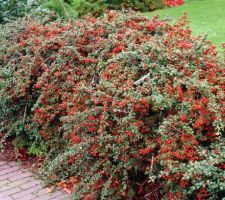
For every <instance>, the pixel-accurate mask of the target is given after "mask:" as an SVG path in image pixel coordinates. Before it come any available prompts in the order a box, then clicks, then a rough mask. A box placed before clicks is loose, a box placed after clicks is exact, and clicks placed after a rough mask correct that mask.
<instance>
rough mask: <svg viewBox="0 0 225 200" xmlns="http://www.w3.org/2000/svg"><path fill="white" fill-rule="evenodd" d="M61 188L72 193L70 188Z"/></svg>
mask: <svg viewBox="0 0 225 200" xmlns="http://www.w3.org/2000/svg"><path fill="white" fill-rule="evenodd" d="M63 190H64V191H66V192H67V193H68V194H71V193H72V190H71V189H69V188H64V189H63Z"/></svg>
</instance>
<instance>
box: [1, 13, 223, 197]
mask: <svg viewBox="0 0 225 200" xmlns="http://www.w3.org/2000/svg"><path fill="white" fill-rule="evenodd" d="M3 43H4V44H3ZM215 49H216V47H215V46H213V45H211V43H210V42H209V41H207V40H206V38H205V37H193V36H191V30H190V29H189V28H188V26H187V18H186V17H185V16H184V17H182V18H181V19H180V20H179V21H178V22H177V23H176V24H175V25H171V24H169V23H168V22H167V21H162V20H159V19H157V18H153V19H151V20H150V19H148V18H146V17H144V16H142V15H137V14H135V13H131V14H126V15H125V14H119V13H113V12H109V13H108V15H107V16H105V17H103V18H99V19H94V18H90V17H88V18H86V19H83V20H76V21H71V22H69V23H66V22H62V21H58V22H54V23H48V24H41V23H37V22H35V21H31V22H29V23H28V25H26V28H25V29H22V30H20V31H17V32H14V34H7V35H5V37H1V50H0V68H1V71H0V81H1V82H0V116H1V118H0V122H1V124H2V127H4V131H2V133H8V134H9V132H10V134H11V135H12V134H15V133H17V134H18V135H22V136H24V137H27V138H30V137H31V138H32V140H33V142H34V143H35V146H38V144H39V142H41V143H42V144H44V145H45V149H46V151H47V155H46V158H45V163H44V164H43V166H42V170H41V173H42V175H43V177H45V178H46V181H47V182H49V183H54V182H60V181H61V180H64V181H68V180H70V179H71V177H75V178H73V183H74V182H75V183H76V184H74V193H73V199H85V198H86V199H135V198H136V199H141V198H144V199H178V200H179V199H182V200H184V199H220V198H221V197H222V196H224V191H225V175H224V168H225V156H224V155H225V143H224V142H225V141H224V136H225V135H224V117H225V116H224V113H225V110H224V89H225V88H224V85H225V84H224V63H223V61H222V60H220V57H219V56H218V55H217V53H216V50H215ZM74 179H75V180H76V181H74Z"/></svg>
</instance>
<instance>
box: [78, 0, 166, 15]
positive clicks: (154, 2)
mask: <svg viewBox="0 0 225 200" xmlns="http://www.w3.org/2000/svg"><path fill="white" fill-rule="evenodd" d="M163 5H164V0H130V1H127V0H122V1H121V0H109V1H104V0H81V1H80V6H79V7H78V8H77V11H78V12H79V15H84V14H87V13H91V14H93V15H94V16H99V15H100V14H102V13H103V12H105V11H106V10H107V9H109V10H122V9H132V10H136V11H142V12H146V11H151V10H155V9H158V8H162V7H163Z"/></svg>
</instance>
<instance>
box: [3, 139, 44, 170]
mask: <svg viewBox="0 0 225 200" xmlns="http://www.w3.org/2000/svg"><path fill="white" fill-rule="evenodd" d="M12 141H13V139H7V140H6V141H5V142H4V143H3V147H2V148H1V149H0V161H7V162H12V161H16V162H17V161H18V162H20V163H21V165H22V166H23V167H24V168H33V170H34V171H35V170H37V169H38V168H39V167H40V165H41V163H42V161H43V160H42V159H41V158H38V157H35V156H29V155H28V153H27V151H26V149H16V148H15V147H14V145H13V144H12Z"/></svg>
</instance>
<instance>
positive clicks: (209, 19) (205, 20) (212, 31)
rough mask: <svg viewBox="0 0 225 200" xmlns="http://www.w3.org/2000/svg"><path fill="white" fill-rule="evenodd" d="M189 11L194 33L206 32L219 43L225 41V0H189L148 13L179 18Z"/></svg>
mask: <svg viewBox="0 0 225 200" xmlns="http://www.w3.org/2000/svg"><path fill="white" fill-rule="evenodd" d="M184 12H187V14H188V18H189V20H190V27H191V29H192V31H193V35H199V34H201V35H202V34H205V33H206V32H208V38H209V39H210V40H212V41H213V42H214V44H216V45H218V46H219V44H221V43H222V42H225V0H189V1H188V2H185V3H184V4H183V5H182V6H179V7H173V8H168V9H162V10H157V11H155V12H150V13H146V15H148V16H154V15H159V16H160V17H172V18H173V19H174V20H176V19H178V18H179V17H181V16H182V15H183V13H184Z"/></svg>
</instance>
